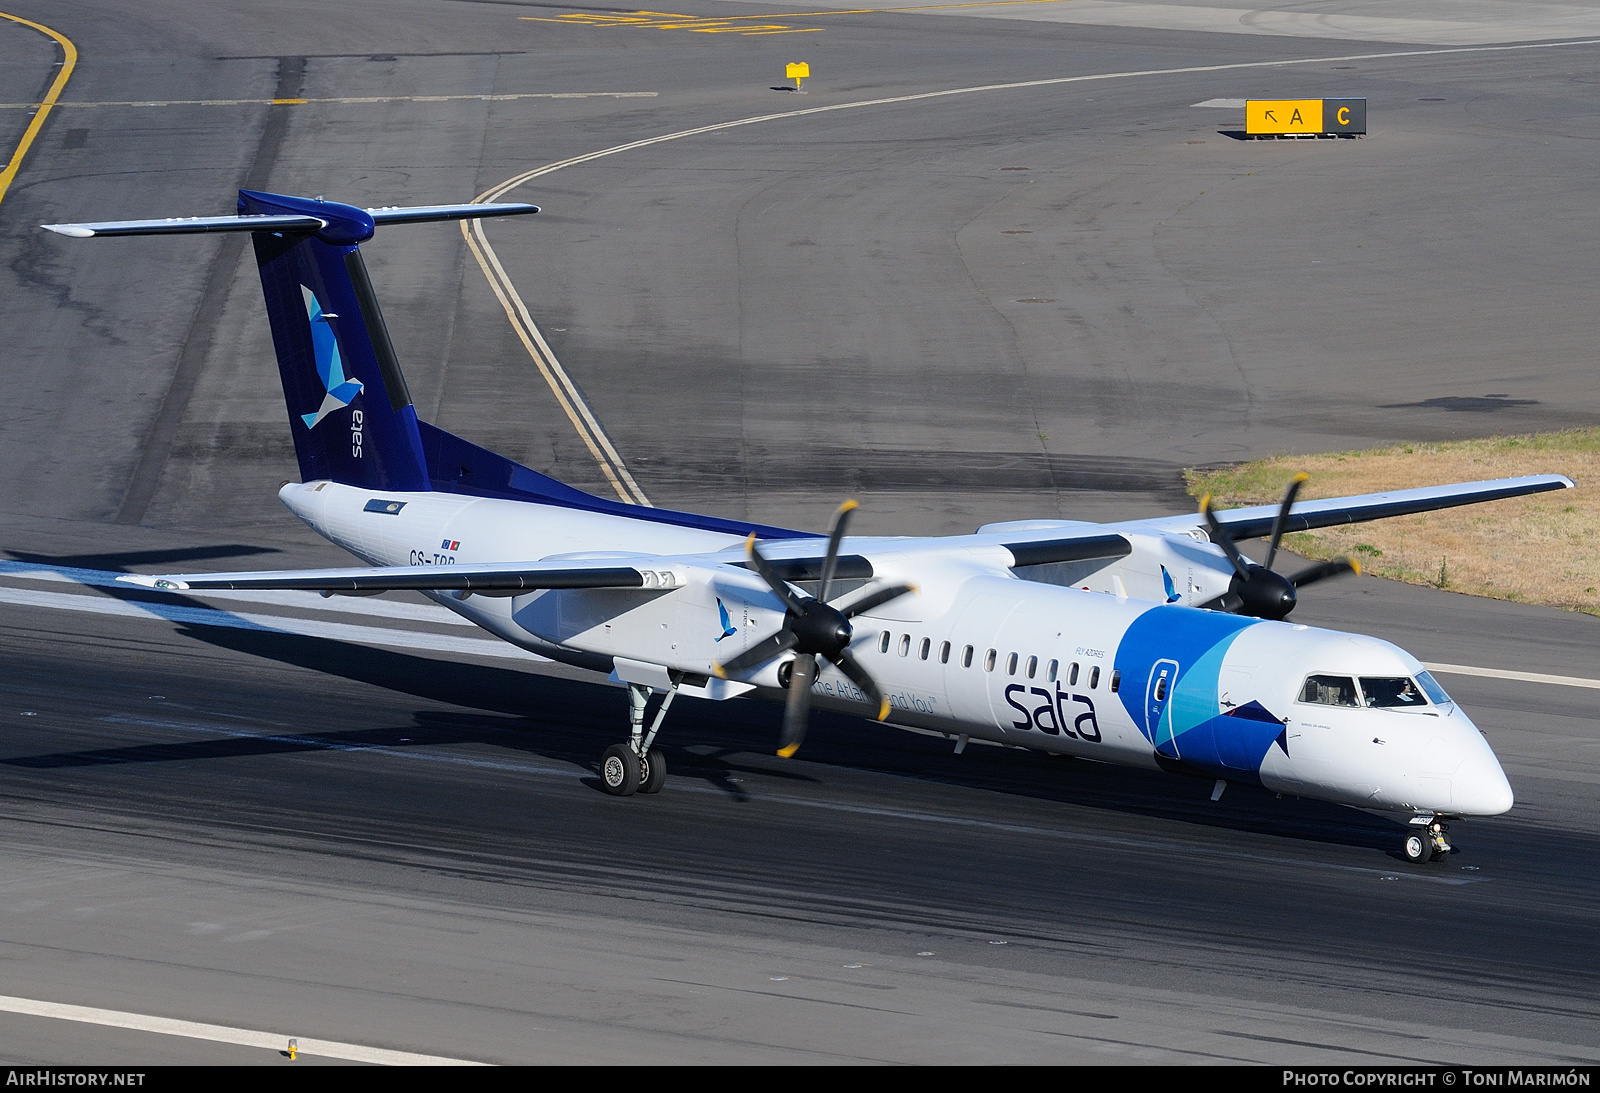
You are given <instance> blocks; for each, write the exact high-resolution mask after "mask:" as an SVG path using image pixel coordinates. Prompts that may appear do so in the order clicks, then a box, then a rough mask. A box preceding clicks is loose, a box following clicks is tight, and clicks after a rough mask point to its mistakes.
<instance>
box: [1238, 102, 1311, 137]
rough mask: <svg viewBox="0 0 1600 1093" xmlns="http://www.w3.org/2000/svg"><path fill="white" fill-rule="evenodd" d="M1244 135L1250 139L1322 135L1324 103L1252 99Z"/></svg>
mask: <svg viewBox="0 0 1600 1093" xmlns="http://www.w3.org/2000/svg"><path fill="white" fill-rule="evenodd" d="M1244 131H1245V133H1246V134H1248V135H1250V136H1256V135H1258V134H1259V135H1261V136H1277V135H1280V134H1283V133H1315V134H1320V133H1321V132H1322V100H1321V99H1250V100H1248V101H1247V102H1246V103H1245V104H1244Z"/></svg>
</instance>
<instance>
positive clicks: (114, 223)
mask: <svg viewBox="0 0 1600 1093" xmlns="http://www.w3.org/2000/svg"><path fill="white" fill-rule="evenodd" d="M246 193H249V194H251V196H253V197H264V198H274V199H275V200H277V201H282V202H304V203H305V204H306V205H308V206H321V208H314V209H312V210H311V211H308V212H299V213H296V212H290V213H245V212H243V211H242V207H243V199H242V196H241V201H240V205H241V212H240V214H239V215H238V216H169V217H167V218H165V219H163V220H107V221H104V222H102V223H98V224H41V225H40V227H42V228H44V229H45V230H46V231H53V232H58V233H60V234H61V235H70V236H71V237H72V238H74V239H90V238H92V237H94V236H96V235H197V234H200V233H202V232H320V231H323V230H324V229H326V228H329V227H331V226H333V224H334V223H335V221H336V220H345V221H353V222H355V223H357V224H359V223H360V222H361V219H362V218H363V217H365V218H366V221H367V223H368V226H369V227H381V226H382V225H384V224H428V223H432V222H434V221H438V220H478V219H481V218H483V217H486V216H526V215H528V214H529V213H536V212H538V211H539V206H537V205H525V204H523V203H521V202H511V203H507V204H500V205H415V206H412V207H410V208H400V207H397V206H385V207H383V208H381V209H359V208H357V207H356V206H354V205H340V204H338V203H337V202H332V201H324V200H323V199H322V198H320V197H319V198H308V197H281V196H279V195H276V194H255V193H253V192H252V191H249V190H241V191H240V194H241V195H243V194H246ZM324 213H325V214H326V215H324ZM352 214H354V215H352ZM370 238H372V233H371V231H368V232H367V233H366V235H364V236H362V237H361V238H360V239H357V240H356V242H364V241H365V240H367V239H370Z"/></svg>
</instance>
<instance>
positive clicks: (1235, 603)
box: [1195, 592, 1244, 615]
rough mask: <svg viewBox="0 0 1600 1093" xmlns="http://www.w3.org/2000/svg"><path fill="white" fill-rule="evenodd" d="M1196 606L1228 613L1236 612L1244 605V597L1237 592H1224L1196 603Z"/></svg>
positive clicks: (1205, 609) (1203, 609)
mask: <svg viewBox="0 0 1600 1093" xmlns="http://www.w3.org/2000/svg"><path fill="white" fill-rule="evenodd" d="M1195 606H1196V607H1198V608H1200V609H1201V610H1202V611H1226V612H1227V613H1228V614H1230V615H1233V614H1237V613H1238V610H1239V608H1241V607H1243V606H1244V597H1243V596H1241V595H1239V593H1237V592H1224V593H1223V594H1222V595H1220V596H1214V597H1212V598H1211V599H1209V600H1207V601H1206V602H1205V603H1197V604H1195Z"/></svg>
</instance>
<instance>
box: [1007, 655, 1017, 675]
mask: <svg viewBox="0 0 1600 1093" xmlns="http://www.w3.org/2000/svg"><path fill="white" fill-rule="evenodd" d="M1016 674H1017V654H1015V653H1012V654H1011V655H1010V656H1009V657H1006V675H1008V676H1014V675H1016Z"/></svg>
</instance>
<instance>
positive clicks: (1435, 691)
mask: <svg viewBox="0 0 1600 1093" xmlns="http://www.w3.org/2000/svg"><path fill="white" fill-rule="evenodd" d="M1417 682H1418V683H1419V684H1420V685H1421V686H1422V690H1423V691H1424V692H1425V693H1426V694H1427V696H1428V697H1429V698H1431V699H1433V703H1434V705H1436V706H1448V705H1449V704H1450V701H1451V699H1450V696H1449V695H1447V694H1445V693H1444V688H1443V687H1441V686H1439V681H1438V680H1436V679H1434V678H1433V676H1432V675H1431V674H1430V673H1428V672H1423V673H1421V674H1420V675H1418V676H1417Z"/></svg>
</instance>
